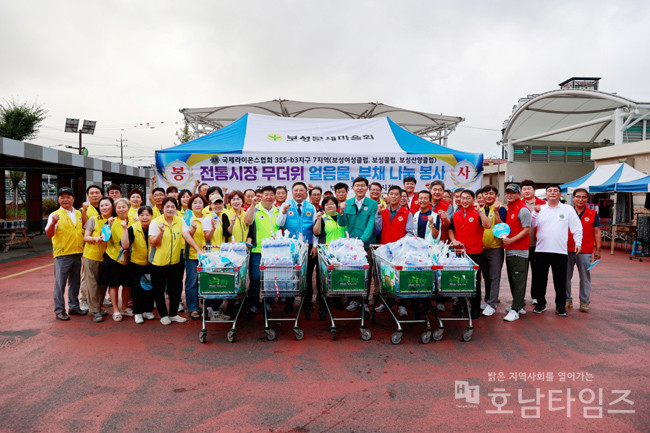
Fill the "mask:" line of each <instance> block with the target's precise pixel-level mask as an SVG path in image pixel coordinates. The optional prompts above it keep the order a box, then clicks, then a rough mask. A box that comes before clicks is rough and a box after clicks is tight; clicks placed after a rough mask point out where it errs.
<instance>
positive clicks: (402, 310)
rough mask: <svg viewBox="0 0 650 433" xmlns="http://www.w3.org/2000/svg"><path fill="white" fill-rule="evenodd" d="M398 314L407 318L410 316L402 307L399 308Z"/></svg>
mask: <svg viewBox="0 0 650 433" xmlns="http://www.w3.org/2000/svg"><path fill="white" fill-rule="evenodd" d="M397 314H399V316H400V317H406V316H408V315H409V312H408V311H406V307H402V306H401V305H400V306H399V307H397Z"/></svg>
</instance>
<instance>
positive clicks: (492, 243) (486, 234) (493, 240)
mask: <svg viewBox="0 0 650 433" xmlns="http://www.w3.org/2000/svg"><path fill="white" fill-rule="evenodd" d="M495 214H496V212H495V210H494V205H492V206H490V208H489V210H488V213H487V217H488V219H489V220H490V222H491V223H492V227H494V221H495V219H496V217H495ZM502 246H503V241H502V240H501V239H499V238H497V237H496V236H494V233H492V229H488V230H483V248H485V249H488V250H492V249H494V248H501V247H502Z"/></svg>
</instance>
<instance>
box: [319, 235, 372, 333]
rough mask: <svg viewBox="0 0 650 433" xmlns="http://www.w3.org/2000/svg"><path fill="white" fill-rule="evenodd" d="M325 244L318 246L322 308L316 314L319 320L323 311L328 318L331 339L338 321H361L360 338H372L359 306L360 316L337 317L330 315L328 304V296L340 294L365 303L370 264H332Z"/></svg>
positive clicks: (323, 317)
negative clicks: (356, 298) (356, 297)
mask: <svg viewBox="0 0 650 433" xmlns="http://www.w3.org/2000/svg"><path fill="white" fill-rule="evenodd" d="M328 257H329V254H328V248H327V246H323V245H319V246H318V266H320V270H321V272H320V277H321V281H322V283H323V292H322V293H321V297H322V301H323V308H321V309H319V311H318V315H319V318H320V319H321V320H324V319H325V311H327V314H328V316H329V318H330V323H331V327H330V334H331V336H332V340H334V339H335V338H336V322H338V321H344V320H345V321H354V320H359V321H361V328H360V330H361V338H362V339H363V340H365V341H368V340H370V338H372V333H371V332H370V330H369V329H367V328H366V326H365V320H366V311H365V308H361V317H360V318H356V317H337V318H334V317H333V316H332V310H331V309H330V307H329V305H328V302H327V300H328V298H333V297H341V296H358V297H361V298H362V299H363V301H364V302H362V304H364V305H365V304H366V300H367V298H368V293H367V291H366V281H367V279H368V271H369V269H370V266H369V265H368V264H366V265H359V266H347V265H346V266H343V265H340V264H334V263H332V261H331V260H330V259H329V258H328Z"/></svg>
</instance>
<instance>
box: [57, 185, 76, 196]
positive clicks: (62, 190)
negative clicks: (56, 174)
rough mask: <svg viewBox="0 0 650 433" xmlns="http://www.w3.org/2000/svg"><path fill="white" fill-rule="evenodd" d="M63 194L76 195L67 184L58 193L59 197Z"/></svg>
mask: <svg viewBox="0 0 650 433" xmlns="http://www.w3.org/2000/svg"><path fill="white" fill-rule="evenodd" d="M61 194H70V195H71V196H73V197H74V192H73V191H72V188H68V187H67V186H65V187H63V188H59V194H57V197H59V196H60V195H61Z"/></svg>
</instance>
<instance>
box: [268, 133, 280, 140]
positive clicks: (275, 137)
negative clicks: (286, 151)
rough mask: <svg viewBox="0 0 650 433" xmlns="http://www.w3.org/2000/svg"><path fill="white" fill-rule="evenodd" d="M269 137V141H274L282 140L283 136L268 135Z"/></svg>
mask: <svg viewBox="0 0 650 433" xmlns="http://www.w3.org/2000/svg"><path fill="white" fill-rule="evenodd" d="M267 137H269V140H273V141H280V140H282V136H281V135H279V134H269V135H267Z"/></svg>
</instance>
